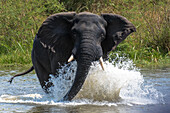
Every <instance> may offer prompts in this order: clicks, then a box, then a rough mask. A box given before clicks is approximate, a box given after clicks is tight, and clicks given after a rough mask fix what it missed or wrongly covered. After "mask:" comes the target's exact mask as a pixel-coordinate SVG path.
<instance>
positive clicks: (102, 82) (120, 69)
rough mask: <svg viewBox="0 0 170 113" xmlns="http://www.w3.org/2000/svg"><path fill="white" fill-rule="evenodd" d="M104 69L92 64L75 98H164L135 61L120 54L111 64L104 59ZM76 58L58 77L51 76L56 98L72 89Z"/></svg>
mask: <svg viewBox="0 0 170 113" xmlns="http://www.w3.org/2000/svg"><path fill="white" fill-rule="evenodd" d="M104 65H105V71H103V70H102V69H101V66H100V64H99V63H98V62H94V63H93V64H92V66H91V69H90V71H89V74H88V76H87V78H86V80H85V83H84V85H83V87H82V89H81V90H80V92H79V93H78V94H77V96H76V97H75V98H74V101H76V100H79V99H80V100H81V99H88V100H90V101H93V102H95V101H108V102H117V103H120V102H121V103H134V104H152V103H156V102H159V101H163V95H162V94H161V93H160V92H158V91H157V90H156V89H155V88H154V87H153V86H152V85H146V84H145V81H144V78H143V76H142V75H141V73H140V71H139V69H138V68H136V67H135V66H134V64H133V62H132V60H130V59H128V58H126V57H119V56H118V55H117V57H116V58H115V60H113V61H112V62H111V63H110V62H108V61H105V62H104ZM76 67H77V63H76V61H74V62H72V63H71V64H69V65H65V66H63V68H61V69H60V70H59V76H58V77H57V78H55V77H54V76H52V75H51V77H52V79H51V81H52V82H53V83H54V87H53V90H54V91H53V92H54V93H53V94H54V95H55V97H56V98H55V99H56V100H61V99H62V97H63V95H65V94H66V93H67V92H68V91H69V89H70V88H71V86H72V84H73V82H74V78H75V74H76Z"/></svg>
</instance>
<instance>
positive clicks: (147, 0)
mask: <svg viewBox="0 0 170 113" xmlns="http://www.w3.org/2000/svg"><path fill="white" fill-rule="evenodd" d="M169 5H170V3H169V2H168V0H164V1H163V0H144V1H141V0H88V1H87V0H60V1H58V0H48V1H47V0H41V1H37V0H15V1H14V0H1V1H0V64H1V65H12V66H13V65H26V64H31V49H32V44H33V39H34V36H35V34H36V33H37V31H38V29H39V27H40V25H41V24H42V22H43V21H44V20H45V19H46V18H47V17H48V16H49V15H51V14H54V13H58V12H66V11H76V12H82V11H88V12H92V13H96V14H101V13H114V14H120V15H122V16H125V17H126V18H127V19H128V20H130V21H131V22H132V23H133V24H134V25H135V26H136V28H137V32H135V33H132V34H131V35H130V36H128V38H127V39H126V40H125V41H124V42H123V43H121V44H120V45H119V46H118V47H117V49H116V50H115V51H113V52H114V53H118V54H119V56H126V57H128V58H130V59H132V60H133V61H134V63H135V64H136V65H137V66H145V65H160V64H162V65H165V64H170V60H169V59H170V52H169V51H170V28H169V27H170V20H169V16H170V13H169ZM110 57H111V58H114V57H115V56H114V54H112V53H111V54H110Z"/></svg>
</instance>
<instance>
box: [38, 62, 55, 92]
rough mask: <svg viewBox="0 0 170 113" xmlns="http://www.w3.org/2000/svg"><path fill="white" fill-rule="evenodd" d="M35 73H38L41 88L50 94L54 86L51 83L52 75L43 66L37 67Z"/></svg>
mask: <svg viewBox="0 0 170 113" xmlns="http://www.w3.org/2000/svg"><path fill="white" fill-rule="evenodd" d="M35 71H36V73H37V77H38V79H39V81H40V84H41V87H42V88H43V89H44V90H45V92H46V93H50V90H49V88H50V87H51V86H53V83H52V82H50V81H49V79H50V76H49V75H50V73H49V72H48V71H47V70H46V69H45V68H44V67H43V66H42V65H41V64H38V65H37V66H35Z"/></svg>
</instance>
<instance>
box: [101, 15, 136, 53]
mask: <svg viewBox="0 0 170 113" xmlns="http://www.w3.org/2000/svg"><path fill="white" fill-rule="evenodd" d="M101 16H102V17H103V18H104V19H105V20H106V22H107V26H106V38H105V40H103V42H102V49H103V53H104V56H105V55H107V53H109V52H110V51H111V50H114V49H115V48H116V47H117V45H118V44H119V43H120V42H122V41H123V40H124V39H125V38H126V37H127V36H128V35H129V34H131V33H132V32H135V31H136V28H135V26H134V25H133V24H132V23H131V22H129V21H128V20H127V19H126V18H125V17H123V16H120V15H114V14H102V15H101Z"/></svg>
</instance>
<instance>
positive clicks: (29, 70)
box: [8, 66, 34, 84]
mask: <svg viewBox="0 0 170 113" xmlns="http://www.w3.org/2000/svg"><path fill="white" fill-rule="evenodd" d="M33 70H34V67H33V66H32V67H31V68H30V69H28V70H27V71H25V72H23V73H19V74H16V75H14V76H13V77H12V78H11V79H10V80H9V81H8V82H10V84H11V83H12V80H13V79H14V78H15V77H18V76H22V75H25V74H27V73H29V72H31V71H33Z"/></svg>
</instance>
